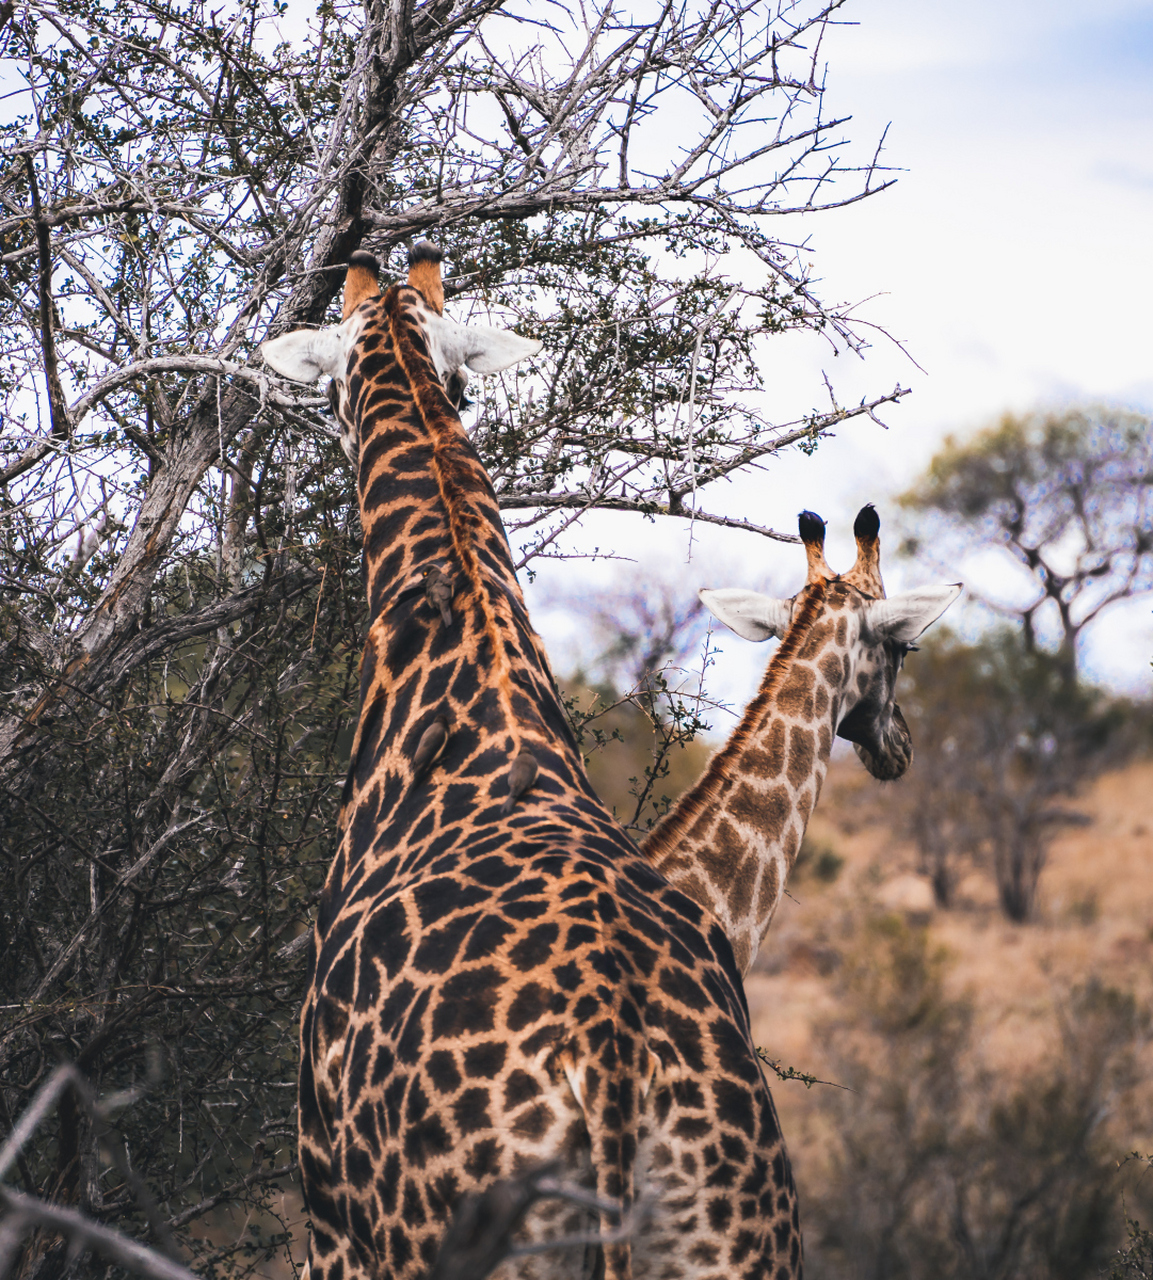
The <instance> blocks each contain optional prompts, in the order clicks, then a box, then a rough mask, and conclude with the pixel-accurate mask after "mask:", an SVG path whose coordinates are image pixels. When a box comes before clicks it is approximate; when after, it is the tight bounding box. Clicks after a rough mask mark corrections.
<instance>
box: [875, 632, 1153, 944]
mask: <svg viewBox="0 0 1153 1280" xmlns="http://www.w3.org/2000/svg"><path fill="white" fill-rule="evenodd" d="M909 668H910V669H909V671H908V673H907V674H906V676H905V681H906V684H905V688H904V691H903V692H902V695H901V705H902V708H903V709H904V711H905V715H906V717H907V719H908V720H909V723H910V726H911V727H912V729H913V734H914V739H915V741H916V743H917V769H916V771H915V773H913V772H911V773H910V775H909V785H908V786H907V787H906V788H904V789H903V790H902V791H901V793H900V799H899V803H900V805H901V808H902V810H903V812H904V813H905V815H906V817H905V821H906V824H907V827H908V830H909V833H910V835H911V836H912V837H913V840H914V841H915V843H916V845H917V848H918V850H919V851H920V855H921V860H922V868H921V869H922V870H923V871H924V872H925V873H926V874H927V875H929V877H930V878H931V880H932V883H933V892H934V895H935V897H936V900H937V903H938V905H939V906H942V907H948V906H951V905H952V900H953V890H954V888H955V884H956V878H957V875H958V873H959V871H960V870H961V868H962V867H963V866H964V865H965V864H966V863H969V864H970V865H974V864H975V865H978V866H981V865H984V866H987V867H988V868H989V869H990V870H991V871H992V873H993V876H994V879H995V881H996V885H997V894H998V897H999V899H1000V903H1001V908H1002V910H1003V911H1004V912H1005V914H1006V916H1008V918H1009V919H1010V920H1015V921H1023V920H1027V919H1028V918H1029V917H1030V916H1031V915H1032V913H1033V909H1034V906H1035V902H1036V894H1037V885H1038V881H1039V879H1040V876H1041V872H1042V870H1043V869H1044V866H1045V861H1046V856H1047V853H1048V848H1049V845H1050V843H1051V842H1052V840H1053V837H1054V836H1055V835H1056V834H1057V833H1058V832H1059V831H1060V830H1061V828H1062V827H1063V826H1068V825H1070V824H1076V823H1079V822H1080V821H1081V820H1082V819H1081V815H1080V814H1078V813H1077V811H1076V810H1075V809H1073V808H1070V806H1069V800H1070V799H1071V798H1072V797H1073V796H1075V795H1076V793H1077V792H1078V790H1079V789H1080V788H1081V787H1083V786H1084V785H1085V784H1086V783H1087V782H1089V781H1090V780H1091V779H1092V778H1094V777H1096V776H1097V775H1098V774H1099V773H1100V772H1101V771H1102V770H1103V769H1105V768H1107V767H1108V766H1110V765H1111V764H1116V763H1117V762H1118V761H1119V760H1120V759H1122V758H1123V757H1124V756H1125V755H1126V754H1127V753H1129V752H1132V751H1133V750H1134V749H1135V748H1137V747H1138V746H1140V745H1143V744H1145V743H1147V741H1148V731H1147V729H1144V728H1143V727H1142V725H1143V719H1142V717H1141V715H1140V714H1139V713H1137V712H1136V710H1135V709H1134V708H1132V707H1130V706H1129V705H1128V704H1126V703H1125V702H1124V701H1122V700H1118V699H1111V698H1109V697H1107V696H1106V695H1105V694H1103V693H1102V692H1100V691H1099V690H1095V689H1093V688H1092V687H1091V686H1089V685H1086V684H1083V683H1078V682H1076V681H1074V682H1073V684H1072V685H1070V684H1069V683H1068V674H1067V670H1066V668H1065V665H1064V663H1063V661H1062V660H1061V659H1060V658H1059V657H1058V656H1056V655H1053V654H1050V653H1046V652H1044V651H1038V650H1036V649H1030V648H1029V647H1028V646H1027V645H1026V644H1025V642H1024V640H1023V638H1022V635H1021V633H1020V632H1019V631H1016V630H1013V629H1011V628H1005V627H1003V628H1000V629H998V630H996V631H994V632H991V633H989V634H987V635H986V636H985V637H983V638H982V639H981V640H980V641H978V642H977V643H976V644H964V643H962V642H960V641H959V640H958V639H957V638H956V637H955V636H953V635H950V634H949V633H948V632H947V631H946V632H942V633H941V634H940V635H936V636H932V637H929V638H927V640H926V643H925V644H924V646H923V647H922V650H921V652H920V653H919V654H917V657H916V661H915V662H912V663H910V664H909Z"/></svg>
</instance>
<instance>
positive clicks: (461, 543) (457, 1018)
mask: <svg viewBox="0 0 1153 1280" xmlns="http://www.w3.org/2000/svg"><path fill="white" fill-rule="evenodd" d="M438 262H439V254H437V253H436V252H435V251H432V250H430V249H429V248H428V247H427V246H424V247H419V248H418V250H417V251H416V252H415V253H414V258H413V264H412V269H411V272H410V275H409V283H408V284H407V285H406V286H399V285H394V286H392V287H391V288H389V289H387V290H386V291H385V292H384V293H383V295H382V294H380V293H379V289H378V285H377V282H376V267H375V263H374V262H373V261H372V260H371V259H369V258H368V256H367V255H362V256H357V257H355V258H354V260H353V265H352V266H351V268H350V270H349V273H348V278H347V282H346V291H345V305H344V319H343V321H342V323H341V324H340V325H339V326H338V327H336V328H335V329H332V330H327V331H320V332H316V331H311V332H301V333H295V334H288V335H285V336H283V337H281V338H278V339H275V340H273V341H271V342H269V343H267V344H266V345H265V347H264V355H265V358H266V360H267V361H268V363H269V364H270V365H271V366H272V368H274V369H275V370H277V371H278V372H280V373H283V374H284V375H286V376H288V377H292V378H296V379H298V380H300V381H312V380H315V379H316V378H318V377H319V376H320V375H321V374H322V373H327V374H330V375H331V376H332V379H333V381H332V385H331V387H330V400H331V402H332V403H333V405H334V408H335V410H336V413H337V416H338V418H339V420H340V423H341V427H342V430H343V432H344V436H345V440H346V443H347V449H348V452H349V454H350V456H351V457H352V458H354V459H355V461H356V464H357V470H358V493H359V499H360V509H361V519H362V524H363V529H364V550H365V565H366V570H367V579H368V598H369V604H370V618H371V621H370V626H369V632H368V640H367V644H366V647H365V652H364V659H363V666H362V675H361V711H360V719H359V724H358V727H357V732H356V738H355V741H354V745H353V751H352V762H351V768H350V773H349V778H348V782H347V785H346V788H345V796H344V802H343V805H342V808H341V814H340V820H339V827H340V843H339V848H338V851H337V854H336V857H335V860H334V862H333V865H332V868H331V871H330V873H329V877H328V881H327V883H326V886H325V889H324V892H323V895H322V898H321V902H320V906H319V910H318V914H317V920H316V927H315V937H314V953H313V970H312V980H311V984H310V989H309V992H308V996H307V998H306V1002H305V1007H304V1011H303V1015H302V1022H301V1081H300V1162H301V1171H302V1178H303V1183H304V1191H305V1199H306V1203H307V1207H308V1212H309V1216H310V1218H311V1223H312V1237H311V1243H310V1250H309V1268H310V1280H392V1278H394V1277H398V1278H404V1280H408V1278H411V1280H416V1278H417V1277H420V1276H422V1275H423V1274H424V1273H425V1272H426V1271H427V1269H428V1267H429V1265H430V1264H431V1262H432V1260H433V1258H434V1257H435V1255H436V1251H437V1247H438V1242H439V1239H440V1236H441V1234H442V1231H443V1227H444V1224H445V1222H446V1221H447V1220H448V1218H449V1216H450V1215H451V1213H452V1211H453V1208H454V1206H455V1205H456V1204H457V1202H458V1201H459V1200H460V1198H461V1196H462V1195H463V1194H464V1193H466V1192H470V1191H475V1190H479V1189H480V1188H482V1187H484V1186H485V1185H487V1184H489V1183H491V1182H492V1180H494V1179H497V1178H502V1177H507V1176H509V1175H512V1174H514V1173H516V1172H518V1171H521V1170H524V1169H526V1168H530V1167H532V1166H534V1165H536V1164H539V1163H543V1162H545V1161H548V1160H554V1159H556V1160H559V1161H560V1162H561V1164H562V1166H563V1168H564V1176H565V1177H566V1179H568V1180H569V1181H575V1182H577V1183H583V1185H585V1186H586V1187H588V1188H589V1189H590V1190H593V1191H595V1192H596V1193H597V1195H598V1196H600V1197H601V1198H602V1200H605V1199H607V1200H615V1201H618V1202H620V1203H621V1204H623V1205H624V1206H626V1207H627V1206H629V1205H630V1204H631V1203H633V1202H634V1201H635V1199H636V1198H637V1197H638V1196H643V1197H645V1198H646V1199H650V1200H651V1201H652V1202H653V1204H654V1208H653V1210H652V1212H651V1214H650V1215H648V1216H647V1217H646V1218H645V1219H644V1220H643V1221H638V1223H637V1226H636V1230H635V1232H634V1233H633V1234H632V1236H631V1239H623V1240H619V1239H618V1240H616V1241H615V1242H611V1243H605V1244H604V1245H602V1246H600V1247H599V1248H590V1249H589V1250H587V1251H586V1253H585V1254H584V1255H582V1254H581V1253H580V1251H576V1252H572V1253H564V1254H552V1255H549V1256H546V1257H544V1258H543V1259H541V1258H539V1257H538V1258H525V1259H522V1260H521V1261H519V1262H518V1263H517V1275H518V1276H520V1277H527V1278H532V1277H537V1276H539V1277H544V1276H545V1275H548V1276H550V1277H559V1278H562V1280H563V1278H564V1277H571V1278H572V1280H578V1277H591V1276H597V1277H600V1276H601V1275H603V1276H604V1277H605V1280H629V1278H630V1277H637V1280H640V1278H641V1277H646V1278H647V1277H651V1278H652V1280H681V1278H682V1277H685V1278H687V1277H693V1278H699V1280H728V1278H729V1277H731V1276H732V1275H733V1274H734V1272H736V1271H739V1273H740V1274H741V1275H747V1276H749V1277H764V1278H765V1280H769V1277H772V1280H784V1278H785V1277H792V1276H797V1275H799V1274H800V1270H801V1237H800V1230H799V1227H798V1221H797V1207H796V1195H795V1191H794V1187H793V1179H792V1174H791V1171H790V1167H789V1161H788V1157H787V1154H786V1152H785V1148H784V1144H783V1142H782V1139H781V1135H780V1130H779V1126H778V1123H777V1117H776V1112H775V1110H774V1107H773V1103H772V1099H771V1096H770V1094H769V1090H768V1087H767V1085H766V1083H765V1080H764V1077H763V1075H762V1073H761V1069H760V1064H759V1062H758V1060H757V1057H756V1053H755V1049H754V1046H753V1042H752V1039H751V1036H750V1031H749V1021H748V1010H747V1008H746V1005H745V1000H744V994H743V990H742V985H741V979H740V974H739V972H738V969H737V967H736V966H735V964H734V962H733V954H732V948H731V946H730V944H729V940H728V938H727V937H726V936H725V933H724V931H723V930H722V929H721V927H720V926H719V925H718V923H717V922H716V920H714V919H713V918H712V916H710V915H709V914H708V913H707V912H706V911H704V910H702V908H701V907H700V906H699V905H698V904H697V903H696V902H693V901H692V900H691V899H690V898H688V897H686V896H685V894H683V893H681V892H680V891H679V890H678V889H676V888H673V887H672V886H670V885H669V884H668V882H667V881H666V880H664V879H663V878H662V877H661V876H660V875H659V874H657V872H656V871H654V870H653V868H652V866H651V865H650V864H649V862H648V861H647V860H646V859H645V858H644V857H642V856H641V855H640V854H639V853H638V851H637V850H636V848H635V847H634V846H633V845H632V843H631V842H630V841H629V840H628V838H627V837H626V836H625V834H624V832H623V831H622V830H621V828H620V827H619V826H618V825H617V823H616V822H615V821H614V819H613V818H612V816H611V815H610V814H609V813H608V812H607V810H606V809H605V808H604V807H603V806H602V805H601V804H600V803H599V802H598V800H597V799H596V797H595V795H594V794H593V792H592V789H591V787H590V785H589V783H588V780H587V777H586V775H585V772H584V768H583V765H582V763H581V758H580V753H579V751H578V750H577V748H576V745H575V743H574V742H573V740H572V738H571V735H570V733H569V730H568V728H567V724H566V720H565V716H564V714H563V710H562V708H561V704H560V702H559V699H558V696H557V693H556V689H555V685H554V682H553V678H552V675H551V673H550V671H549V668H548V664H547V661H546V659H545V656H544V653H543V651H542V649H541V645H540V642H539V640H538V638H537V636H536V635H535V633H534V632H533V630H532V628H531V626H530V625H529V621H528V617H527V615H526V612H525V607H524V601H523V599H522V597H521V592H520V588H519V586H518V584H517V581H516V577H515V574H514V571H513V566H512V559H511V555H510V553H509V548H508V544H507V541H506V538H505V533H504V529H503V527H502V525H501V520H500V515H499V511H498V507H497V503H496V499H495V496H494V493H493V489H492V486H491V484H490V482H489V480H488V477H487V475H486V474H485V472H484V470H483V468H482V466H481V464H480V462H479V460H478V458H477V456H476V454H475V453H474V451H473V449H472V448H471V446H470V444H469V442H468V440H467V437H466V436H465V434H464V431H463V429H462V427H461V424H460V420H459V418H458V416H457V414H456V412H455V409H454V407H453V402H452V400H451V399H450V398H449V395H447V394H446V387H447V388H450V389H452V392H453V395H454V396H455V395H458V394H459V392H460V390H461V388H462V385H463V380H462V372H461V369H460V366H461V365H463V364H466V363H467V364H468V365H469V366H471V367H472V368H473V369H475V370H480V371H484V370H495V369H498V368H501V367H505V366H507V365H508V364H511V363H513V362H515V360H517V359H519V358H521V357H522V356H524V355H526V354H528V353H529V352H531V351H532V350H535V347H536V344H535V343H527V342H525V341H524V340H523V339H519V338H517V337H516V336H515V335H511V334H502V333H499V332H494V331H492V330H474V329H465V328H462V327H460V326H458V325H454V324H452V323H451V322H450V321H448V320H446V319H445V318H444V317H443V315H442V307H443V292H442V286H441V282H440V274H439V267H438V266H437V263H438ZM586 1212H587V1211H585V1210H581V1209H578V1208H573V1207H572V1206H571V1205H562V1204H553V1205H550V1206H547V1207H544V1206H541V1205H538V1206H535V1207H534V1208H533V1210H532V1211H530V1213H529V1215H528V1217H527V1218H526V1220H525V1222H524V1225H523V1227H522V1229H521V1230H522V1232H523V1236H524V1238H525V1240H526V1241H542V1240H545V1239H549V1238H554V1237H555V1236H556V1235H557V1234H560V1233H567V1232H572V1231H580V1230H585V1231H587V1230H588V1228H589V1226H590V1225H591V1226H592V1227H593V1229H594V1230H596V1229H600V1230H602V1231H606V1232H607V1231H609V1230H610V1229H611V1225H612V1224H611V1222H610V1221H609V1220H608V1219H607V1218H605V1219H604V1220H603V1221H601V1222H600V1223H599V1224H598V1223H596V1222H593V1223H591V1224H590V1223H587V1222H585V1220H584V1217H583V1215H584V1214H585V1213H586Z"/></svg>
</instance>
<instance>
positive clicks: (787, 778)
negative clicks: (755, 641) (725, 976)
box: [641, 582, 843, 973]
mask: <svg viewBox="0 0 1153 1280" xmlns="http://www.w3.org/2000/svg"><path fill="white" fill-rule="evenodd" d="M826 595H827V586H826V584H825V583H824V582H818V583H816V584H815V585H813V586H811V587H808V588H806V590H805V592H804V593H803V598H802V600H801V602H800V604H799V607H798V608H797V609H796V611H795V614H794V619H793V623H792V625H791V626H790V628H789V630H788V632H787V633H786V635H785V637H784V639H783V640H782V641H781V645H780V648H779V649H778V650H777V652H776V654H775V655H774V656H773V659H772V661H771V662H770V663H769V666H768V669H767V670H766V672H765V676H764V679H763V680H762V681H761V686H760V688H759V690H758V691H757V694H756V696H755V697H754V698H753V700H752V701H751V702H750V703H749V705H748V708H747V709H746V711H745V714H744V716H743V717H742V718H741V722H740V724H739V725H738V726H737V728H736V730H735V731H734V732H733V734H732V736H731V737H730V738H729V740H728V742H727V743H726V744H725V746H724V747H722V748H721V750H720V751H719V752H718V753H717V754H716V755H715V756H714V757H713V758H712V760H711V761H710V762H709V765H708V768H707V769H706V770H705V773H704V775H703V776H702V778H701V780H700V781H699V782H698V783H697V785H696V786H695V787H694V788H693V789H692V790H691V791H689V792H686V794H685V795H683V796H682V797H681V799H680V801H679V802H678V803H677V805H676V806H675V807H674V808H673V810H672V811H671V812H670V813H669V815H668V817H667V818H666V819H665V820H664V821H663V822H662V823H661V824H660V825H659V826H657V827H656V828H654V830H653V831H652V832H651V834H650V835H649V837H648V839H647V840H646V841H645V842H644V844H643V845H642V846H641V851H642V852H643V853H644V854H645V856H646V857H647V858H649V860H650V861H651V862H652V863H653V864H654V866H656V868H657V870H659V871H660V872H661V873H662V874H663V875H664V876H665V877H666V878H667V879H668V880H669V881H671V882H672V883H673V884H674V885H676V887H677V888H678V889H680V890H681V891H682V892H683V893H685V894H686V895H687V896H688V897H690V898H693V899H694V900H695V901H697V902H699V903H701V904H702V905H703V906H705V907H707V908H708V909H709V910H710V911H711V912H712V913H713V914H714V915H715V916H716V917H717V919H718V920H719V921H720V923H721V926H722V928H723V929H724V930H725V933H726V934H727V935H728V938H729V942H730V943H731V944H732V948H733V954H734V956H735V958H736V962H737V968H738V969H740V971H741V972H742V973H746V972H747V971H748V969H749V967H750V966H751V965H752V962H753V960H754V958H755V957H756V954H757V950H758V948H759V947H760V945H761V942H762V940H763V938H764V936H765V933H766V932H767V931H768V927H769V924H770V922H771V920H772V918H773V913H774V911H775V910H776V908H777V903H778V902H779V901H780V898H781V894H782V892H783V891H784V887H785V880H786V878H787V877H788V874H789V872H790V870H792V867H793V863H794V862H795V861H796V858H797V851H798V849H799V848H800V845H801V837H802V836H803V835H804V833H805V827H806V825H807V823H808V821H809V815H810V814H811V813H812V811H813V808H814V806H815V805H816V803H817V797H818V795H819V794H820V791H821V785H822V783H823V782H824V779H825V773H826V770H827V768H828V762H829V753H830V751H831V750H832V745H833V737H834V735H835V731H836V723H837V712H838V707H839V702H840V698H839V694H838V692H837V685H836V683H835V682H834V681H833V680H831V679H830V677H833V675H834V673H833V672H832V669H831V667H830V666H829V664H828V663H827V662H825V663H822V661H821V659H822V658H823V657H826V655H827V653H828V648H829V644H830V642H831V641H832V639H833V635H834V623H833V621H832V620H829V619H827V618H824V617H821V616H820V615H821V614H822V611H823V607H824V605H825V601H826ZM836 665H837V671H838V673H839V672H840V671H841V670H842V669H843V668H842V664H841V662H840V659H839V658H838V660H837V663H836Z"/></svg>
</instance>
